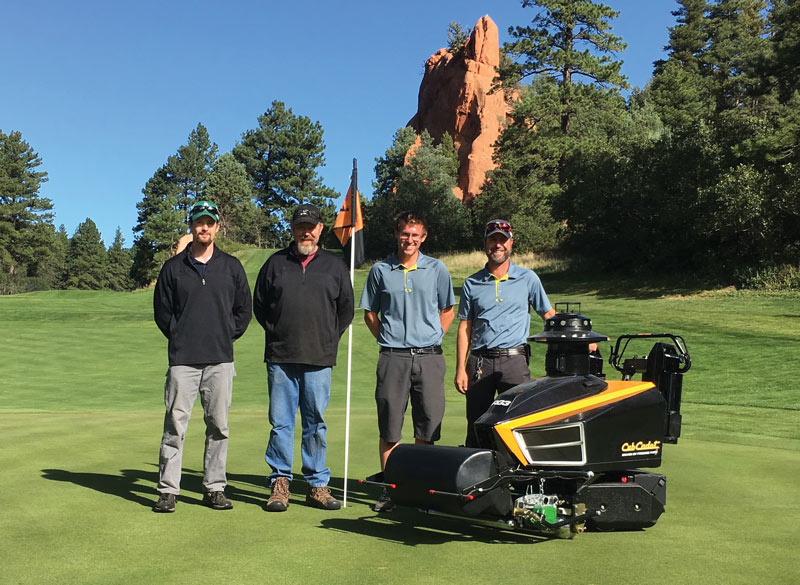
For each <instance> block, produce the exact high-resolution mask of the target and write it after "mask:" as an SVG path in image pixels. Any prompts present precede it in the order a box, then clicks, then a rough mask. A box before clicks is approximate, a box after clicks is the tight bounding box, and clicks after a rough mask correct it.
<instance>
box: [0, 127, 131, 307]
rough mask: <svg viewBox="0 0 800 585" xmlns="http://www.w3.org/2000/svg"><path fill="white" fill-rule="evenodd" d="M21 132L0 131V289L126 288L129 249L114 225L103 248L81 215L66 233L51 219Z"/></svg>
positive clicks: (36, 160)
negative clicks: (71, 231)
mask: <svg viewBox="0 0 800 585" xmlns="http://www.w3.org/2000/svg"><path fill="white" fill-rule="evenodd" d="M41 163H42V160H41V158H40V157H39V155H38V154H37V153H36V152H35V151H34V150H33V149H32V148H31V146H30V145H29V144H28V143H27V142H25V140H23V138H22V134H21V133H20V132H16V131H12V132H10V133H8V134H6V133H4V132H3V131H2V130H0V294H12V293H18V292H28V291H33V290H46V289H50V288H79V289H104V288H106V289H112V290H130V289H131V286H132V285H131V281H130V278H129V272H130V267H131V254H130V249H125V241H124V239H123V237H122V232H121V231H120V229H119V228H117V233H116V237H115V238H114V243H113V244H112V245H111V246H110V247H109V248H108V249H106V248H105V245H104V244H103V242H102V240H101V239H100V232H99V231H98V230H97V226H96V225H95V223H94V222H93V221H92V220H91V219H88V218H87V219H86V221H85V222H83V223H81V224H80V225H79V226H78V228H77V229H76V230H75V233H74V234H73V236H72V237H71V238H70V237H69V236H68V235H67V232H66V230H65V229H64V226H63V225H61V226H60V227H59V228H58V229H55V227H54V226H53V223H52V219H53V214H52V212H51V210H52V209H53V203H52V202H51V201H50V200H49V199H48V198H46V197H41V196H40V195H39V188H40V186H41V184H42V183H44V182H46V181H47V173H45V172H42V171H38V170H37V168H38V167H39V166H40V165H41Z"/></svg>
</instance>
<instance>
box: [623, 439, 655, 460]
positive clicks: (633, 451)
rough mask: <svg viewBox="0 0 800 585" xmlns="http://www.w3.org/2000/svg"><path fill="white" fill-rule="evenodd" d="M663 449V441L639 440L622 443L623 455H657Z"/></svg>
mask: <svg viewBox="0 0 800 585" xmlns="http://www.w3.org/2000/svg"><path fill="white" fill-rule="evenodd" d="M659 449H661V441H637V442H636V443H622V456H623V457H632V456H635V455H657V454H658V450H659Z"/></svg>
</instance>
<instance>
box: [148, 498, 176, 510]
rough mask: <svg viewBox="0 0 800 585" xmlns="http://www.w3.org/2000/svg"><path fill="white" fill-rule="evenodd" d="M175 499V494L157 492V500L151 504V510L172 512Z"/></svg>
mask: <svg viewBox="0 0 800 585" xmlns="http://www.w3.org/2000/svg"><path fill="white" fill-rule="evenodd" d="M175 501H176V498H175V494H159V495H158V501H157V502H156V503H155V504H154V505H153V512H161V513H169V512H174V511H175Z"/></svg>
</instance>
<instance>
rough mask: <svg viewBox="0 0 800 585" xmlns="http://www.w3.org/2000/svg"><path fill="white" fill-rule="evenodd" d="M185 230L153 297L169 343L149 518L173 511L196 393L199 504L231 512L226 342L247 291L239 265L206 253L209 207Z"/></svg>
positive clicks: (244, 320) (245, 317)
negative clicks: (201, 453) (202, 430)
mask: <svg viewBox="0 0 800 585" xmlns="http://www.w3.org/2000/svg"><path fill="white" fill-rule="evenodd" d="M189 229H190V231H191V233H192V243H191V245H189V246H187V247H186V249H185V250H184V251H183V252H182V253H179V254H177V255H176V256H174V257H173V258H171V259H169V260H167V261H166V262H165V263H164V266H163V267H162V268H161V273H160V274H159V275H158V281H157V282H156V288H155V291H154V293H153V314H154V317H155V321H156V324H157V325H158V328H159V329H160V330H161V332H162V333H163V334H164V336H165V337H166V338H167V339H168V341H169V343H168V346H169V349H168V355H169V369H168V370H167V381H166V384H165V387H164V402H165V404H166V407H167V411H166V414H165V415H164V434H163V436H162V439H161V449H160V452H159V464H158V493H159V498H158V502H156V504H155V506H153V510H154V511H155V512H173V511H175V500H176V497H177V495H178V492H179V491H180V480H181V459H182V455H183V439H184V436H185V435H186V428H187V426H188V424H189V416H190V415H191V412H192V406H193V405H194V402H195V399H196V398H197V393H198V392H199V393H200V401H201V403H202V405H203V412H204V414H205V422H206V444H205V457H204V461H203V491H204V495H203V504H205V505H206V506H208V507H210V508H212V509H214V510H229V509H231V508H232V507H233V504H232V503H231V501H230V500H228V499H227V498H226V497H225V491H224V490H225V486H226V484H227V477H226V474H225V464H226V460H227V454H228V411H229V410H230V407H231V396H232V393H233V376H234V375H235V374H236V372H235V371H234V368H233V342H234V340H235V339H238V338H239V337H241V336H242V334H244V332H245V330H246V329H247V325H248V323H250V317H251V313H252V304H251V302H250V287H249V286H248V284H247V276H246V275H245V272H244V269H243V268H242V264H241V263H240V262H239V260H237V259H236V258H234V257H233V256H230V255H229V254H226V253H225V252H223V251H222V250H220V249H219V248H217V247H215V246H214V238H215V237H216V235H217V232H218V231H219V214H218V211H217V207H216V206H215V205H214V204H213V203H211V202H208V201H198V202H197V203H195V205H194V206H193V207H192V210H191V211H190V212H189Z"/></svg>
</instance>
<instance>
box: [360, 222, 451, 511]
mask: <svg viewBox="0 0 800 585" xmlns="http://www.w3.org/2000/svg"><path fill="white" fill-rule="evenodd" d="M394 235H395V237H396V238H397V253H395V254H393V255H392V256H390V257H388V258H386V259H385V260H382V261H380V262H378V263H376V264H375V265H374V266H373V267H372V269H371V270H370V272H369V276H368V277H367V282H366V283H365V284H364V291H363V293H362V294H361V302H360V305H359V306H360V307H361V308H362V309H364V322H365V323H366V324H367V327H368V328H369V330H370V331H371V332H372V334H373V335H374V336H375V339H377V340H378V345H380V357H379V358H378V367H377V378H378V382H377V386H376V388H375V402H376V403H377V406H378V431H379V434H380V439H379V441H378V453H379V455H380V462H381V469H383V468H384V467H385V466H386V460H387V459H388V458H389V454H390V453H391V452H392V449H394V447H395V446H396V445H397V443H398V442H399V441H400V439H401V437H402V428H403V415H404V414H405V411H406V408H407V406H408V401H409V397H410V399H411V418H412V420H413V422H414V440H415V442H416V443H429V444H432V443H434V442H435V441H438V440H439V438H440V434H441V426H442V418H443V417H444V372H445V363H444V356H443V355H442V347H441V343H442V337H444V334H445V333H446V332H447V328H448V327H449V326H450V323H452V322H453V317H454V312H453V305H455V295H454V294H453V283H452V281H451V280H450V273H449V272H448V271H447V268H446V267H445V265H444V264H443V263H442V262H440V261H439V260H436V259H435V258H430V257H428V256H425V255H424V254H422V252H420V251H419V247H420V245H421V244H422V243H423V242H424V241H425V239H426V238H427V236H428V232H427V229H426V226H425V220H424V219H423V218H422V217H421V216H420V215H417V214H416V213H413V212H411V211H407V212H404V213H401V214H400V215H398V216H397V219H396V221H395V230H394ZM392 507H393V504H392V502H391V500H390V499H389V498H388V497H387V496H386V494H385V493H384V495H383V496H381V499H380V500H378V502H377V503H376V504H375V511H376V512H388V511H389V510H390V509H391V508H392Z"/></svg>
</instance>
